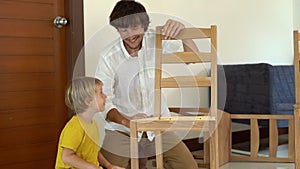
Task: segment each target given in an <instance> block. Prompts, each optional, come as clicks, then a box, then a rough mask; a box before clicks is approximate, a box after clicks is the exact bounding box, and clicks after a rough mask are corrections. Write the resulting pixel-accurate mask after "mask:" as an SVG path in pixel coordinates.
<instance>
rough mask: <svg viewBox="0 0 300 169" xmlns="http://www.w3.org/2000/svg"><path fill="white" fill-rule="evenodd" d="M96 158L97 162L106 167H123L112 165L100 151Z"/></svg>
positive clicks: (112, 168)
mask: <svg viewBox="0 0 300 169" xmlns="http://www.w3.org/2000/svg"><path fill="white" fill-rule="evenodd" d="M98 160H99V163H100V164H101V166H103V167H105V168H107V169H125V168H122V167H118V166H114V165H112V164H111V163H110V162H109V161H107V160H106V158H105V157H104V156H103V155H102V154H101V152H100V151H99V153H98Z"/></svg>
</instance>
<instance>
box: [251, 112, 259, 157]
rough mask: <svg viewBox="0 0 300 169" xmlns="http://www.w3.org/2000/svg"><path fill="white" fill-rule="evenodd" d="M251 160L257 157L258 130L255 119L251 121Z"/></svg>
mask: <svg viewBox="0 0 300 169" xmlns="http://www.w3.org/2000/svg"><path fill="white" fill-rule="evenodd" d="M250 142H251V155H250V157H251V158H256V157H258V150H259V128H258V121H257V119H254V118H253V119H251V140H250Z"/></svg>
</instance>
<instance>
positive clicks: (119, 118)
mask: <svg viewBox="0 0 300 169" xmlns="http://www.w3.org/2000/svg"><path fill="white" fill-rule="evenodd" d="M106 119H107V120H109V121H112V122H115V123H119V124H122V125H124V126H126V127H128V128H130V120H129V118H128V117H125V116H123V115H122V114H121V113H120V112H119V111H118V110H117V109H115V108H113V109H111V110H109V111H108V113H107V116H106Z"/></svg>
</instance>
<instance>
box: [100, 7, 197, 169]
mask: <svg viewBox="0 0 300 169" xmlns="http://www.w3.org/2000/svg"><path fill="white" fill-rule="evenodd" d="M149 23H150V21H149V16H148V14H147V13H146V9H145V8H144V6H143V5H142V4H140V3H138V2H135V1H119V2H118V3H117V4H116V5H115V7H114V9H113V11H112V13H111V15H110V24H111V25H112V26H114V27H115V28H116V30H117V31H118V33H119V34H120V37H121V38H120V41H118V42H116V43H115V44H114V45H112V47H111V48H110V49H109V50H108V51H107V52H106V53H105V54H103V55H102V56H101V57H100V59H99V64H98V68H97V71H96V77H97V78H99V79H101V80H102V81H103V83H104V89H103V90H104V93H106V95H107V102H106V109H105V112H104V117H105V119H106V120H107V124H106V126H105V128H106V135H105V138H104V141H103V146H102V150H101V152H102V154H103V155H104V156H105V158H106V159H107V160H108V161H110V162H111V163H114V164H117V165H119V166H122V167H127V168H130V137H129V133H130V120H132V119H139V118H146V117H151V116H153V115H154V110H153V103H154V99H153V91H154V66H155V65H154V63H155V32H153V31H151V30H148V26H149ZM183 28H184V25H183V24H182V23H180V22H177V21H174V20H168V21H167V22H166V23H165V25H163V26H162V34H164V35H166V39H170V38H172V37H175V36H176V35H178V33H179V32H180V31H181V30H182V29H183ZM182 43H183V46H182V45H181V48H182V47H183V49H184V50H185V51H190V50H193V49H196V45H195V44H194V42H193V41H192V40H183V42H182ZM165 46H167V48H168V50H178V49H179V48H180V47H179V45H165ZM170 48H171V49H170ZM172 48H173V49H172ZM174 48H175V49H174ZM162 115H163V116H170V112H169V110H168V108H167V106H166V104H165V103H163V104H162ZM139 134H140V135H139V138H140V139H142V140H141V141H140V144H139V150H141V152H140V154H139V157H140V158H141V159H140V163H139V164H140V168H146V162H147V160H146V159H147V157H149V156H154V155H155V149H154V140H153V139H154V134H153V133H152V132H147V133H145V132H144V133H139ZM162 138H163V147H164V150H163V151H164V154H163V156H164V161H165V164H166V166H165V167H168V168H174V169H176V168H178V169H179V168H180V169H181V168H185V169H195V168H198V167H197V164H196V162H195V160H194V158H193V156H192V154H191V153H190V151H189V150H188V148H187V147H186V146H185V144H184V143H183V142H182V141H181V140H180V139H179V138H178V137H177V136H176V135H175V134H173V133H172V132H165V133H164V134H163V137H162Z"/></svg>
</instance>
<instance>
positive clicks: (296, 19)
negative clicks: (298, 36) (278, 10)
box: [294, 0, 300, 31]
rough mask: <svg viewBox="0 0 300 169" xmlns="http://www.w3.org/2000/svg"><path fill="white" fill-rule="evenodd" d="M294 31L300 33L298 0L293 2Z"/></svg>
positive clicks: (299, 4)
mask: <svg viewBox="0 0 300 169" xmlns="http://www.w3.org/2000/svg"><path fill="white" fill-rule="evenodd" d="M294 29H295V30H299V31H300V0H294Z"/></svg>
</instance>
